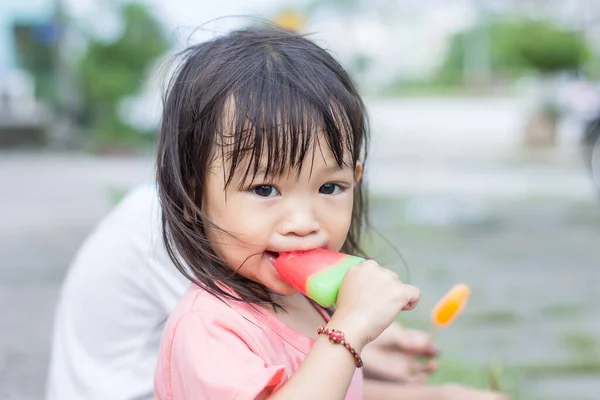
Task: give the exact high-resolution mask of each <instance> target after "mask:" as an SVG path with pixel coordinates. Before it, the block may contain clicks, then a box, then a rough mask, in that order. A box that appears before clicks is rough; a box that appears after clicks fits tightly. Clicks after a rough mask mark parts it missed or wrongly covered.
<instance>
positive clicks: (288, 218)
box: [280, 204, 320, 236]
mask: <svg viewBox="0 0 600 400" xmlns="http://www.w3.org/2000/svg"><path fill="white" fill-rule="evenodd" d="M288 210H289V211H288V212H286V214H285V216H284V219H283V222H282V223H281V228H280V233H281V234H282V235H286V236H287V235H292V236H309V235H312V234H316V233H318V232H319V229H320V224H319V221H318V219H317V217H316V215H315V213H314V212H313V211H312V209H311V207H310V205H307V204H304V205H297V206H294V207H290V208H288Z"/></svg>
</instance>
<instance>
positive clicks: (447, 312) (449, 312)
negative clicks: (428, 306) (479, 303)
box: [431, 283, 471, 328]
mask: <svg viewBox="0 0 600 400" xmlns="http://www.w3.org/2000/svg"><path fill="white" fill-rule="evenodd" d="M470 295H471V289H470V288H469V286H467V285H466V284H464V283H459V284H457V285H454V286H453V287H452V289H450V290H449V291H448V293H446V294H445V295H444V297H442V298H441V299H440V301H438V302H437V304H436V305H435V307H433V310H432V311H431V322H432V323H433V325H434V326H436V327H438V328H443V327H446V326H448V325H450V324H451V323H452V321H454V319H456V317H458V315H459V314H460V313H461V311H462V310H463V309H464V308H465V306H466V305H467V301H468V300H469V296H470Z"/></svg>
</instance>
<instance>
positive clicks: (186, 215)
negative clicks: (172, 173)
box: [183, 178, 196, 223]
mask: <svg viewBox="0 0 600 400" xmlns="http://www.w3.org/2000/svg"><path fill="white" fill-rule="evenodd" d="M188 193H189V194H190V197H191V198H192V199H194V200H195V199H196V179H194V178H189V179H188ZM183 219H185V221H186V222H188V223H191V222H192V217H191V216H190V210H189V209H188V207H187V206H186V205H185V204H184V205H183ZM194 219H195V218H194Z"/></svg>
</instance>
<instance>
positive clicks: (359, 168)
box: [354, 161, 363, 183]
mask: <svg viewBox="0 0 600 400" xmlns="http://www.w3.org/2000/svg"><path fill="white" fill-rule="evenodd" d="M362 174H363V164H362V163H361V162H360V161H357V162H356V165H355V166H354V182H355V183H358V182H360V179H361V178H362Z"/></svg>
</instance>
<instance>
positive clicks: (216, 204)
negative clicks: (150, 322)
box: [154, 28, 420, 400]
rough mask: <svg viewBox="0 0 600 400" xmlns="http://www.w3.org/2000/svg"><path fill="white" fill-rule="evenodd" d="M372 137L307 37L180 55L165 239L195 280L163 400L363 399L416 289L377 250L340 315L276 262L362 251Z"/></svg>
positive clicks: (232, 41) (263, 36) (341, 81)
mask: <svg viewBox="0 0 600 400" xmlns="http://www.w3.org/2000/svg"><path fill="white" fill-rule="evenodd" d="M367 139H368V137H367V130H366V116H365V109H364V105H363V103H362V101H361V99H360V97H359V95H358V93H357V91H356V89H355V87H354V85H353V83H352V81H351V80H350V78H349V77H348V75H347V73H346V72H345V71H344V69H343V68H342V67H341V66H340V65H339V64H338V63H337V62H336V61H335V60H334V59H333V58H332V57H331V56H330V55H329V54H328V53H327V52H326V51H324V50H323V49H321V48H319V47H318V46H316V45H315V44H313V43H312V42H310V41H309V40H307V39H305V38H303V37H301V36H296V35H294V34H291V33H289V32H285V31H281V30H277V29H274V28H271V29H268V28H263V29H260V28H255V29H247V30H242V31H236V32H233V33H230V34H228V35H226V36H223V37H221V38H218V39H216V40H213V41H210V42H207V43H203V44H200V45H197V46H193V47H191V48H189V49H188V50H187V51H186V52H185V53H184V61H183V64H182V66H181V68H180V69H179V70H178V71H177V72H176V74H175V76H174V78H173V80H172V82H171V85H170V89H169V92H168V94H167V96H166V99H165V108H164V115H163V122H162V129H161V135H160V142H159V149H158V157H157V163H158V164H157V169H158V171H157V175H158V183H159V194H160V199H161V207H162V212H163V223H164V239H165V243H166V246H167V250H168V252H169V254H170V256H171V258H172V259H173V261H174V262H175V263H176V265H177V267H178V269H179V270H180V271H181V272H182V273H183V274H184V275H185V276H187V277H188V278H189V279H190V280H191V281H192V282H193V284H192V285H191V286H190V289H189V290H188V292H187V293H186V295H185V296H184V297H183V299H182V300H181V301H180V303H179V304H178V306H177V307H176V309H175V310H174V312H173V313H172V314H171V317H170V318H169V320H168V322H167V324H166V328H165V330H164V333H163V337H162V342H161V346H160V352H159V361H158V366H157V370H156V375H155V385H154V390H155V396H156V398H158V399H174V400H177V399H219V400H221V399H223V400H224V399H267V398H268V399H302V400H305V399H344V398H346V399H361V398H362V397H363V379H362V374H361V371H362V370H361V368H360V367H361V366H362V361H361V358H360V354H361V351H362V349H363V348H364V347H365V346H366V345H367V344H368V343H369V342H371V341H372V340H374V339H375V338H377V337H378V336H379V335H380V334H381V333H382V332H383V331H384V330H385V329H386V328H387V327H388V326H389V325H390V324H391V323H392V322H393V321H394V319H395V318H396V317H397V315H398V314H399V313H400V312H401V311H405V310H410V309H412V308H414V307H415V305H416V304H417V302H418V301H419V296H420V293H419V290H418V289H417V288H415V287H413V286H410V285H406V284H404V283H402V282H401V281H400V279H399V278H398V276H397V275H396V274H395V273H394V272H392V271H389V270H387V269H384V268H382V267H380V266H379V265H378V264H377V263H376V262H375V261H372V260H368V261H365V262H363V263H362V264H360V265H358V266H356V267H354V268H352V269H350V270H349V271H348V273H347V274H346V276H345V278H344V281H343V283H342V286H341V288H340V292H339V297H338V301H337V306H336V310H335V312H334V313H333V316H332V317H330V316H329V314H328V313H327V312H326V310H323V309H321V308H320V307H319V306H317V305H316V304H315V303H313V302H312V301H310V300H309V299H307V298H306V297H304V296H302V295H301V294H299V293H297V292H296V291H295V290H294V289H293V288H292V287H291V286H290V285H289V284H287V283H286V282H285V281H283V280H282V279H281V278H280V277H279V275H278V274H277V273H276V271H275V269H274V262H275V259H276V258H277V256H278V254H279V253H281V252H287V251H298V250H310V249H315V248H328V249H331V250H339V251H343V252H346V253H350V254H357V255H362V254H363V252H362V250H361V248H360V236H361V231H362V230H363V228H364V224H365V222H366V201H365V200H366V199H365V193H364V191H363V185H362V181H361V176H362V173H363V168H364V162H365V157H366V148H367ZM342 334H343V336H344V338H345V340H344V341H341V342H340V341H339V340H338V342H339V343H335V341H331V340H330V338H331V339H335V335H338V336H339V335H342Z"/></svg>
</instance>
